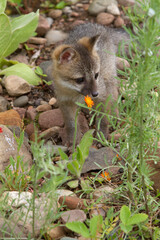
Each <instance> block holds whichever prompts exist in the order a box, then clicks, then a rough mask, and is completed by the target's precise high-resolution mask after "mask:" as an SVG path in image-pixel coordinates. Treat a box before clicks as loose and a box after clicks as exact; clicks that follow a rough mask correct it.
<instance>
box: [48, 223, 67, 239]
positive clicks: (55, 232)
mask: <svg viewBox="0 0 160 240" xmlns="http://www.w3.org/2000/svg"><path fill="white" fill-rule="evenodd" d="M46 235H48V236H49V238H48V237H47V238H46V239H59V238H60V237H63V236H65V227H63V226H57V224H53V228H52V226H51V227H50V228H49V229H48V230H47V233H46Z"/></svg>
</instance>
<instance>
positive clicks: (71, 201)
mask: <svg viewBox="0 0 160 240" xmlns="http://www.w3.org/2000/svg"><path fill="white" fill-rule="evenodd" d="M58 202H59V203H60V204H61V205H62V204H63V205H65V206H67V208H69V209H86V208H87V203H88V205H89V202H88V201H87V200H86V199H80V198H78V197H72V196H61V197H60V198H59V200H58Z"/></svg>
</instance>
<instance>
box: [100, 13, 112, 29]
mask: <svg viewBox="0 0 160 240" xmlns="http://www.w3.org/2000/svg"><path fill="white" fill-rule="evenodd" d="M96 21H97V23H99V24H102V25H106V26H107V25H109V24H111V23H112V22H113V21H114V16H113V15H112V14H110V13H104V12H103V13H99V14H98V16H97V18H96Z"/></svg>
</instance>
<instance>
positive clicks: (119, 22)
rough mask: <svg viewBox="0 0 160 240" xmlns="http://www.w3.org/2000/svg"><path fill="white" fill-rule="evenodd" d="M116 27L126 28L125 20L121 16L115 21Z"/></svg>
mask: <svg viewBox="0 0 160 240" xmlns="http://www.w3.org/2000/svg"><path fill="white" fill-rule="evenodd" d="M114 26H115V27H117V28H119V27H122V26H124V20H123V18H121V17H120V16H118V17H117V18H116V20H115V21H114Z"/></svg>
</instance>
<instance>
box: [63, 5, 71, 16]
mask: <svg viewBox="0 0 160 240" xmlns="http://www.w3.org/2000/svg"><path fill="white" fill-rule="evenodd" d="M71 12H72V9H71V7H69V6H66V7H64V8H63V13H64V14H70V13H71Z"/></svg>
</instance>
